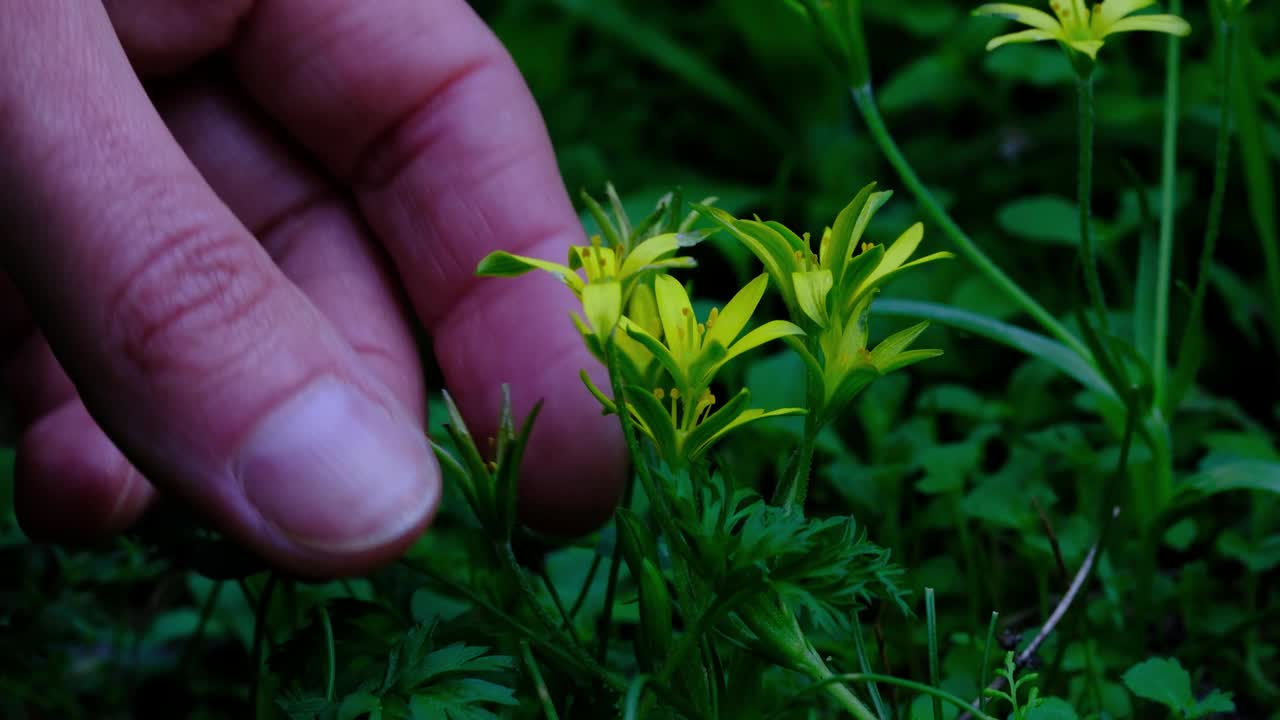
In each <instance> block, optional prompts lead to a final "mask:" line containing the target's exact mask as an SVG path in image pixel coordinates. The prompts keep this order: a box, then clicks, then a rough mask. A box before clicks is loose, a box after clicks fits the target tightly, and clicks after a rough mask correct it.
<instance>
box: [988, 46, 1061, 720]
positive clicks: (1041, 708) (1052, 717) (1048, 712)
mask: <svg viewBox="0 0 1280 720" xmlns="http://www.w3.org/2000/svg"><path fill="white" fill-rule="evenodd" d="M996 54H998V53H996ZM1077 717H1079V716H1078V715H1076V711H1075V708H1073V707H1071V704H1070V703H1068V702H1067V701H1066V700H1063V699H1061V698H1044V699H1043V700H1041V702H1040V704H1039V705H1037V706H1036V707H1034V708H1031V709H1030V710H1029V711H1027V715H1026V720H1076V718H1077Z"/></svg>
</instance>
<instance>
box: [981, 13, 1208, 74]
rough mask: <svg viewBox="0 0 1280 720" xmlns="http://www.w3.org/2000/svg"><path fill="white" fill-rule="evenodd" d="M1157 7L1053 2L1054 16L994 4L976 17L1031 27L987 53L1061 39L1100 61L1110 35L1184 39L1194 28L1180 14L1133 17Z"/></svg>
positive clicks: (992, 43) (990, 46) (1005, 38)
mask: <svg viewBox="0 0 1280 720" xmlns="http://www.w3.org/2000/svg"><path fill="white" fill-rule="evenodd" d="M1154 4H1155V0H1103V2H1099V3H1097V4H1095V5H1094V6H1093V8H1092V10H1091V9H1090V8H1089V6H1088V5H1087V4H1086V2H1085V0H1050V2H1049V8H1050V9H1051V10H1053V15H1050V14H1049V13H1047V12H1045V11H1043V10H1037V9H1036V8H1032V7H1027V6H1026V5H1015V4H1013V3H990V4H987V5H982V6H980V7H978V8H977V9H975V10H974V11H973V14H974V15H994V16H997V17H1005V18H1009V19H1010V20H1015V21H1017V22H1020V23H1022V24H1023V25H1028V26H1030V28H1031V29H1029V30H1022V31H1020V32H1015V33H1009V34H1007V35H1000V36H998V37H995V38H992V39H991V41H990V42H988V43H987V50H995V49H996V48H998V47H1000V46H1001V45H1005V44H1007V43H1026V42H1039V41H1041V40H1057V41H1058V42H1060V43H1062V44H1064V45H1066V46H1067V47H1069V48H1071V49H1072V50H1075V51H1077V52H1080V53H1084V54H1085V55H1087V56H1089V59H1090V60H1096V59H1097V56H1098V50H1100V49H1102V46H1103V44H1104V42H1105V40H1106V37H1107V36H1108V35H1112V34H1114V33H1122V32H1133V31H1135V30H1145V31H1150V32H1162V33H1168V34H1170V35H1178V36H1184V35H1188V34H1190V32H1191V25H1190V24H1188V23H1187V21H1186V20H1183V19H1182V18H1180V17H1178V16H1177V15H1133V13H1135V12H1137V11H1138V10H1141V9H1143V8H1146V7H1149V6H1151V5H1154Z"/></svg>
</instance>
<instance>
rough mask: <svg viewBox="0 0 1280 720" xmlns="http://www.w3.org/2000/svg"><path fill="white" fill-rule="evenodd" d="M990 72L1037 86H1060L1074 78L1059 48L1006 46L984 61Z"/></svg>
mask: <svg viewBox="0 0 1280 720" xmlns="http://www.w3.org/2000/svg"><path fill="white" fill-rule="evenodd" d="M982 65H983V69H985V70H986V71H987V72H989V73H991V74H993V75H998V76H1000V77H1004V78H1007V79H1009V80H1020V81H1023V82H1026V83H1030V84H1031V85H1035V86H1038V87H1057V86H1061V85H1065V84H1066V83H1067V82H1068V81H1071V80H1074V79H1075V71H1073V70H1072V69H1071V63H1070V62H1069V61H1068V60H1067V56H1066V54H1065V53H1063V52H1062V51H1061V50H1060V49H1058V48H1056V47H1055V48H1050V47H1039V46H1035V45H1006V46H1005V47H1003V48H1001V49H1000V52H997V53H986V55H985V57H984V58H983V60H982Z"/></svg>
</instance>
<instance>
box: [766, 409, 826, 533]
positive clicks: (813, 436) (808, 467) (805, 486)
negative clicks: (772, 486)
mask: <svg viewBox="0 0 1280 720" xmlns="http://www.w3.org/2000/svg"><path fill="white" fill-rule="evenodd" d="M815 418H816V414H815V413H814V412H813V411H810V413H809V414H808V415H806V416H805V418H804V437H803V439H801V441H800V447H798V448H796V455H795V461H794V462H793V463H792V464H793V465H794V466H795V472H789V473H786V474H784V475H783V479H782V484H781V485H779V486H778V489H777V490H776V491H775V492H774V497H773V504H774V505H778V506H781V507H783V508H786V509H787V510H788V511H790V510H792V509H795V510H797V511H798V512H799V513H800V514H802V515H803V514H804V499H805V498H806V497H807V496H808V494H809V474H810V473H811V472H812V471H813V451H814V448H815V447H817V444H818V432H819V430H820V428H819V427H818V423H817V421H816V419H815Z"/></svg>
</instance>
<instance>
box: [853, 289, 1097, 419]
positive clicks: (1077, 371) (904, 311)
mask: <svg viewBox="0 0 1280 720" xmlns="http://www.w3.org/2000/svg"><path fill="white" fill-rule="evenodd" d="M876 312H877V313H879V314H881V315H898V316H902V317H916V318H926V319H929V320H934V321H936V322H940V323H942V324H944V325H950V326H951V327H954V328H959V329H961V330H967V331H969V332H971V333H974V334H977V335H981V336H983V337H985V338H987V339H988V340H994V341H996V342H998V343H1000V344H1002V345H1007V346H1009V347H1011V348H1014V349H1015V350H1020V351H1022V352H1024V353H1026V354H1028V355H1031V356H1033V357H1037V358H1040V359H1041V360H1044V361H1045V362H1047V363H1049V364H1050V365H1052V366H1053V367H1055V368H1057V369H1058V370H1060V371H1061V372H1063V373H1065V374H1066V375H1068V376H1069V377H1071V378H1073V379H1074V380H1076V381H1077V382H1079V383H1080V384H1081V385H1083V386H1085V387H1086V388H1089V389H1091V390H1096V391H1098V392H1100V393H1102V394H1103V395H1105V396H1106V397H1110V398H1114V397H1115V392H1114V391H1113V390H1112V389H1111V386H1110V385H1108V384H1107V382H1106V381H1105V380H1103V378H1102V376H1101V375H1100V374H1099V373H1098V371H1097V370H1096V369H1095V368H1094V367H1093V366H1092V365H1090V364H1089V363H1088V362H1086V361H1085V360H1083V359H1082V358H1081V357H1080V356H1079V355H1077V354H1076V353H1075V352H1073V351H1072V350H1071V349H1070V348H1068V347H1067V346H1066V345H1063V344H1062V343H1060V342H1058V341H1056V340H1052V339H1050V338H1047V337H1045V336H1044V335H1040V334H1038V333H1033V332H1031V331H1030V330H1024V329H1022V328H1020V327H1017V326H1015V325H1010V324H1009V323H1004V322H1000V321H999V320H992V319H991V318H989V317H986V316H985V315H980V314H978V313H973V312H969V311H967V310H959V309H956V308H952V307H947V306H946V305H939V304H937V303H930V302H920V301H917V300H894V299H885V300H880V301H878V302H877V303H876Z"/></svg>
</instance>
